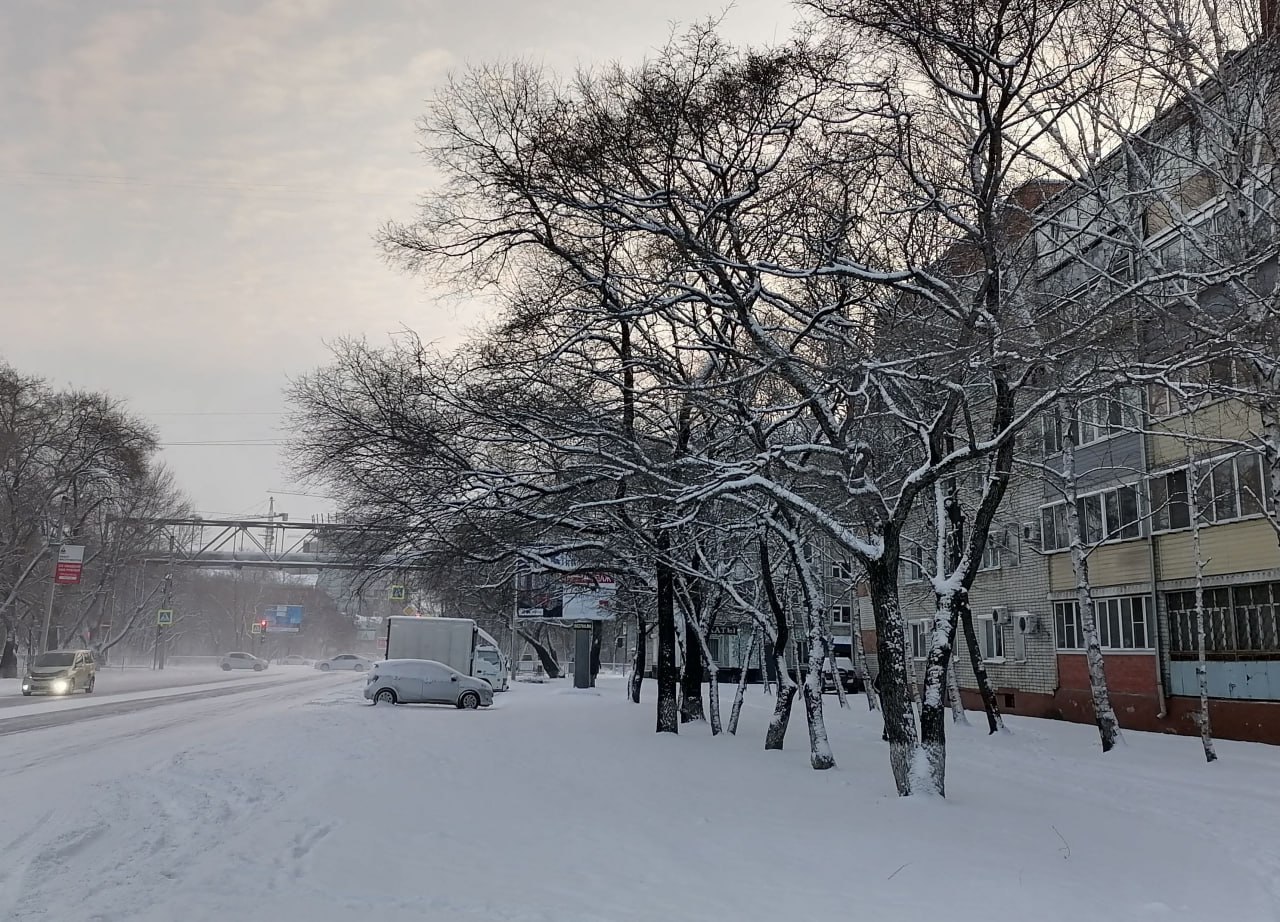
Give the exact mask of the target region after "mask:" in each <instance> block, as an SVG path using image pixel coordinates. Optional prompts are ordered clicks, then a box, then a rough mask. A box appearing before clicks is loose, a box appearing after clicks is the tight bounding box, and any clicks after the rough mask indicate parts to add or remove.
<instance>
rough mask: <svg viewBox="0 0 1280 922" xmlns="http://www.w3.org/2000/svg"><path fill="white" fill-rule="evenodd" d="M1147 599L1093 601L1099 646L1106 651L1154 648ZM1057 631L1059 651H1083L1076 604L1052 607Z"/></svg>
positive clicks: (1083, 640)
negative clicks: (1152, 646) (1149, 626)
mask: <svg viewBox="0 0 1280 922" xmlns="http://www.w3.org/2000/svg"><path fill="white" fill-rule="evenodd" d="M1149 608H1150V606H1149V604H1148V600H1147V597H1146V596H1142V595H1132V596H1117V597H1112V598H1105V599H1094V600H1093V617H1094V625H1095V627H1096V628H1097V629H1098V643H1099V645H1100V646H1101V647H1102V649H1104V650H1146V649H1149V648H1150V647H1151V633H1150V630H1149V628H1148V625H1149V618H1148V614H1147V612H1148V609H1149ZM1053 622H1054V630H1055V631H1056V633H1057V637H1058V649H1059V650H1083V649H1084V648H1085V636H1084V626H1083V624H1082V623H1081V620H1080V607H1079V605H1078V604H1077V603H1076V602H1056V603H1054V606H1053Z"/></svg>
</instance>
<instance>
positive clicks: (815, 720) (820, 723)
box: [804, 617, 836, 771]
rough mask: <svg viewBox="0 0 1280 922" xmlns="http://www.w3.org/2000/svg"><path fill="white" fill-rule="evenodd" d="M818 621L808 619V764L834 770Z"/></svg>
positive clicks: (824, 656)
mask: <svg viewBox="0 0 1280 922" xmlns="http://www.w3.org/2000/svg"><path fill="white" fill-rule="evenodd" d="M817 620H818V619H817V618H814V617H810V618H809V622H810V624H809V674H808V675H807V676H805V680H804V709H805V717H806V718H807V722H808V725H809V765H810V766H811V767H812V768H814V769H815V770H817V771H823V770H825V769H828V768H835V766H836V758H835V756H834V755H833V754H832V752H831V741H830V740H829V739H828V738H827V724H826V720H825V719H824V718H823V716H822V662H823V660H824V659H825V658H826V655H825V654H826V649H825V648H826V644H825V643H824V642H823V638H822V627H821V625H819V624H818V623H817Z"/></svg>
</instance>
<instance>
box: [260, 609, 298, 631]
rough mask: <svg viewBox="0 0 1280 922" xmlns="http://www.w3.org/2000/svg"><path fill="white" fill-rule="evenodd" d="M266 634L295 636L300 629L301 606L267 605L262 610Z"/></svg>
mask: <svg viewBox="0 0 1280 922" xmlns="http://www.w3.org/2000/svg"><path fill="white" fill-rule="evenodd" d="M262 620H263V621H265V622H267V633H268V634H296V633H298V629H299V628H300V627H302V606H301V605H268V606H267V607H266V608H264V609H263V610H262Z"/></svg>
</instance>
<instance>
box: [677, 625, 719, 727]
mask: <svg viewBox="0 0 1280 922" xmlns="http://www.w3.org/2000/svg"><path fill="white" fill-rule="evenodd" d="M686 624H688V625H689V626H690V627H692V628H693V635H694V639H695V641H696V643H697V648H698V651H699V656H698V657H697V659H698V660H699V662H700V663H701V664H702V665H704V666H705V667H706V668H705V671H706V673H707V693H708V694H707V698H708V705H707V708H708V713H709V715H710V720H711V735H712V736H719V735H720V732H721V726H720V676H719V672H720V664H719V663H717V662H716V661H715V658H714V657H712V655H711V645H710V644H709V643H707V635H706V634H705V633H703V630H702V625H700V624H696V623H694V622H693V621H692V620H690V621H688V622H686ZM686 700H687V698H686ZM698 706H699V707H701V706H702V686H701V684H699V686H698ZM699 719H705V718H699Z"/></svg>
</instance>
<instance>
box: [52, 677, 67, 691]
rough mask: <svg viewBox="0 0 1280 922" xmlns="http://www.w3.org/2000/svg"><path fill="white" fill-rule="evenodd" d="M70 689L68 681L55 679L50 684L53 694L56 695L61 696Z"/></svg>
mask: <svg viewBox="0 0 1280 922" xmlns="http://www.w3.org/2000/svg"><path fill="white" fill-rule="evenodd" d="M68 687H69V686H68V684H67V680H66V679H54V680H53V681H52V682H51V683H50V684H49V688H51V689H52V690H53V693H54V694H55V695H61V694H62V693H63V692H65V691H66V690H67V688H68Z"/></svg>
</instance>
